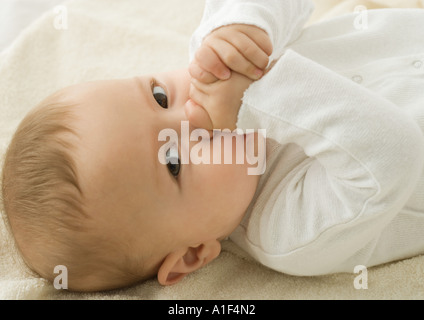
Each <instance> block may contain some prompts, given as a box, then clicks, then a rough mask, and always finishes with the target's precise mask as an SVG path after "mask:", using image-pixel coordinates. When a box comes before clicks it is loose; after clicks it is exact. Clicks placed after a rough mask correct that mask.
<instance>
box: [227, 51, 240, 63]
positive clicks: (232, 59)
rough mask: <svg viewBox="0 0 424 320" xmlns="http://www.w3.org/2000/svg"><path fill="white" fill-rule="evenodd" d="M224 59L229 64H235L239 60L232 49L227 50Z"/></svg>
mask: <svg viewBox="0 0 424 320" xmlns="http://www.w3.org/2000/svg"><path fill="white" fill-rule="evenodd" d="M224 59H225V63H226V64H227V65H229V66H235V65H237V63H238V62H239V57H238V55H237V54H236V53H235V52H234V51H231V52H228V53H227V54H226V55H225V58H224Z"/></svg>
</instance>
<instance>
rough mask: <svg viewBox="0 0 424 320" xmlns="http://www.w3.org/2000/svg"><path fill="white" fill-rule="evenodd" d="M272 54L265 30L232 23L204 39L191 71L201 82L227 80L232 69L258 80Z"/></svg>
mask: <svg viewBox="0 0 424 320" xmlns="http://www.w3.org/2000/svg"><path fill="white" fill-rule="evenodd" d="M271 53H272V44H271V41H270V39H269V36H268V35H267V33H266V32H265V31H264V30H262V29H260V28H258V27H256V26H252V25H247V24H232V25H228V26H223V27H220V28H218V29H215V30H214V31H212V33H211V34H209V35H208V36H207V37H206V38H205V40H204V41H203V42H202V45H201V46H200V48H199V49H197V51H196V54H195V57H194V60H193V61H192V62H191V63H190V67H189V71H190V74H191V76H192V77H193V78H195V79H197V80H198V81H200V82H202V83H212V82H215V81H217V80H218V79H219V80H227V79H229V78H230V76H231V71H235V72H238V73H240V74H242V75H244V76H246V77H248V78H250V79H252V80H257V79H259V78H260V77H262V75H263V74H264V71H265V68H266V67H267V65H268V57H269V56H270V55H271Z"/></svg>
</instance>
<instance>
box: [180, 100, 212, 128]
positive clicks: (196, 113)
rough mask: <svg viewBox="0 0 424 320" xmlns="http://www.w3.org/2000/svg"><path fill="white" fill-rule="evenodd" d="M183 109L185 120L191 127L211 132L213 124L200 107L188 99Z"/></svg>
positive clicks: (207, 114)
mask: <svg viewBox="0 0 424 320" xmlns="http://www.w3.org/2000/svg"><path fill="white" fill-rule="evenodd" d="M184 109H185V113H186V116H187V119H188V121H189V122H190V124H191V125H192V126H193V127H196V128H202V129H206V130H209V131H211V130H213V124H212V120H211V118H210V116H209V113H208V112H207V111H206V110H205V109H204V108H203V107H202V106H201V105H198V104H197V103H196V102H194V101H193V100H191V99H189V100H188V101H187V102H186V104H185V108H184Z"/></svg>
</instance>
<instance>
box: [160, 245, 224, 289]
mask: <svg viewBox="0 0 424 320" xmlns="http://www.w3.org/2000/svg"><path fill="white" fill-rule="evenodd" d="M220 252H221V243H220V242H219V241H218V240H210V241H207V242H204V243H202V244H200V245H199V246H197V247H186V248H183V249H180V250H178V251H174V252H171V253H170V254H168V255H167V256H166V258H165V260H164V261H163V262H162V264H161V266H160V268H159V271H158V281H159V283H160V284H161V285H164V286H168V285H171V284H175V283H177V282H179V281H180V280H181V279H182V278H184V277H185V276H186V275H188V274H189V273H190V272H193V271H196V270H197V269H200V268H201V267H203V266H204V265H206V264H208V263H209V262H211V261H212V260H213V259H215V258H216V257H217V256H218V255H219V253H220Z"/></svg>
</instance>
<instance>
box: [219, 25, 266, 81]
mask: <svg viewBox="0 0 424 320" xmlns="http://www.w3.org/2000/svg"><path fill="white" fill-rule="evenodd" d="M224 40H225V39H224ZM231 44H232V45H233V46H234V47H236V48H237V50H238V51H239V52H240V53H241V54H242V55H243V56H244V57H245V59H246V60H248V61H250V62H251V63H253V64H254V65H255V66H256V67H258V68H259V69H261V70H264V69H265V68H266V66H267V65H268V61H269V57H268V54H267V53H266V52H265V51H263V50H262V48H260V47H259V46H258V45H257V44H256V43H255V42H254V41H253V40H252V39H251V38H249V37H248V36H247V35H246V34H244V33H241V32H239V33H237V34H236V35H235V36H234V37H232V38H231ZM246 71H251V70H246ZM246 76H247V75H246Z"/></svg>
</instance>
